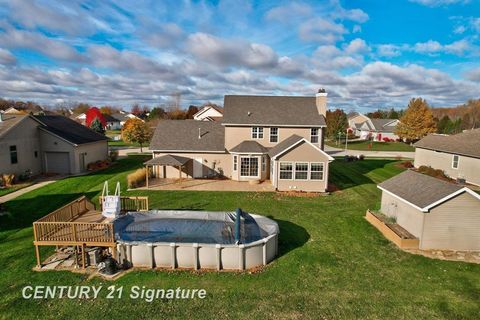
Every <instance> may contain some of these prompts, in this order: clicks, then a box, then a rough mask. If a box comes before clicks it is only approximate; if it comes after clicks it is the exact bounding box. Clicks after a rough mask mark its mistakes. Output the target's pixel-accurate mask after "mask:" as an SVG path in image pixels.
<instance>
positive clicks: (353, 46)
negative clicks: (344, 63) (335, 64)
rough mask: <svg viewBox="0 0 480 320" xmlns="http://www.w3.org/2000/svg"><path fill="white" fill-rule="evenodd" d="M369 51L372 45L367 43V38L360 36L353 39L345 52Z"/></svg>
mask: <svg viewBox="0 0 480 320" xmlns="http://www.w3.org/2000/svg"><path fill="white" fill-rule="evenodd" d="M368 51H370V47H369V46H368V45H367V43H366V42H365V40H363V39H360V38H356V39H353V40H352V41H350V43H349V44H348V45H347V46H346V47H345V52H346V53H348V54H355V53H366V52H368Z"/></svg>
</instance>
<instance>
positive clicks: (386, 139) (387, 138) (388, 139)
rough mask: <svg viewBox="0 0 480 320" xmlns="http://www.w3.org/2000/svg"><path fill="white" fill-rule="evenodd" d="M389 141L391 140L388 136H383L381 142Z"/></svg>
mask: <svg viewBox="0 0 480 320" xmlns="http://www.w3.org/2000/svg"><path fill="white" fill-rule="evenodd" d="M390 141H391V140H390V138H389V137H385V138H383V142H390Z"/></svg>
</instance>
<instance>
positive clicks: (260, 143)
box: [147, 91, 333, 192]
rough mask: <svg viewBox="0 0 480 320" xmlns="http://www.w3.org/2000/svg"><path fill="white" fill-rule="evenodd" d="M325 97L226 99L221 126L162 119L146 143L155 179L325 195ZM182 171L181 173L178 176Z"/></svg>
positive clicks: (212, 123) (326, 181)
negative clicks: (220, 181) (216, 180)
mask: <svg viewBox="0 0 480 320" xmlns="http://www.w3.org/2000/svg"><path fill="white" fill-rule="evenodd" d="M326 108H327V93H326V92H324V91H321V92H319V93H317V95H316V96H312V97H295V96H240V95H238V96H234V95H229V96H225V99H224V116H223V120H222V122H216V121H196V120H165V121H161V122H160V123H159V124H158V126H157V128H156V130H155V133H154V136H153V138H152V141H151V143H150V150H151V152H152V160H150V161H148V163H147V164H148V165H151V166H152V167H153V172H154V175H155V176H156V177H158V178H177V177H179V176H180V175H183V176H185V177H189V178H208V177H215V176H222V177H226V178H229V179H232V180H236V181H254V182H256V181H265V180H270V183H271V184H272V185H273V186H274V187H275V189H277V190H281V191H285V190H298V191H312V192H325V191H326V190H327V187H328V169H329V163H330V162H331V161H333V158H332V157H330V156H329V155H328V154H326V153H325V152H324V151H323V141H324V129H325V127H326V123H325V114H326ZM179 169H181V172H179Z"/></svg>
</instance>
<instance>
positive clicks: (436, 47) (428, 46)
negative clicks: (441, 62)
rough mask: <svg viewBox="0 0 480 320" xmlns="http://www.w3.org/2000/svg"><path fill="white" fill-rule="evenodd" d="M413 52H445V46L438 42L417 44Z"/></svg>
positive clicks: (431, 41) (430, 41)
mask: <svg viewBox="0 0 480 320" xmlns="http://www.w3.org/2000/svg"><path fill="white" fill-rule="evenodd" d="M413 50H414V51H416V52H418V53H437V52H439V51H441V50H443V46H442V45H441V44H440V43H439V42H438V41H433V40H428V41H427V42H419V43H416V44H415V46H414V49H413Z"/></svg>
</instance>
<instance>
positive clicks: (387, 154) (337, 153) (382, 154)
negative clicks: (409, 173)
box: [325, 145, 415, 159]
mask: <svg viewBox="0 0 480 320" xmlns="http://www.w3.org/2000/svg"><path fill="white" fill-rule="evenodd" d="M325 152H326V153H328V154H329V155H331V156H332V157H343V156H345V155H349V156H359V155H362V154H363V155H364V156H365V157H369V158H398V157H401V158H409V159H413V158H415V152H408V151H365V150H347V151H345V149H338V148H334V147H330V146H327V145H325Z"/></svg>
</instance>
